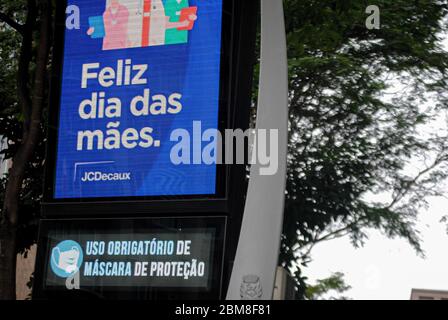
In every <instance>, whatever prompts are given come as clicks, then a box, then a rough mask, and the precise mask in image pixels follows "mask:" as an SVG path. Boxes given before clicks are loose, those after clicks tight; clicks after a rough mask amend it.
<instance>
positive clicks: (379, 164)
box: [281, 0, 448, 295]
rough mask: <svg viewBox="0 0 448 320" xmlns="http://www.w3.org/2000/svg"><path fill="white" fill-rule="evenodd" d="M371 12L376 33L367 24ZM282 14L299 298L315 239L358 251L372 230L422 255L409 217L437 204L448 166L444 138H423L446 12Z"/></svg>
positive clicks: (432, 115)
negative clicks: (430, 200)
mask: <svg viewBox="0 0 448 320" xmlns="http://www.w3.org/2000/svg"><path fill="white" fill-rule="evenodd" d="M372 4H376V5H378V6H379V8H380V10H381V28H380V29H379V30H368V29H367V28H366V26H365V20H366V18H367V16H368V15H367V14H366V13H365V9H366V7H367V6H368V5H372ZM285 5H286V12H287V13H286V20H287V35H288V44H289V58H290V59H289V66H290V102H291V104H290V110H291V112H290V127H291V130H290V146H289V147H290V153H289V158H288V159H289V160H288V161H289V164H288V165H289V172H288V184H287V200H286V210H285V224H284V226H285V228H284V239H283V245H282V256H281V260H282V263H283V264H284V265H288V266H289V267H290V268H291V269H293V270H296V278H297V279H298V284H299V289H300V293H301V294H302V295H304V293H305V292H304V284H305V281H306V278H304V277H303V275H302V272H301V271H302V268H303V267H304V266H306V265H307V263H308V262H309V260H310V258H311V257H310V252H311V249H312V247H313V246H314V245H315V244H316V243H319V242H321V241H325V240H330V239H333V238H336V237H340V236H344V235H349V236H350V237H351V239H352V241H353V243H354V244H355V245H362V244H363V242H364V241H365V239H366V238H367V233H366V231H367V230H368V229H369V228H375V229H379V230H381V231H382V232H383V233H384V234H385V235H386V236H388V237H403V238H405V239H407V240H408V241H409V243H410V244H411V245H412V246H413V247H414V248H415V249H416V251H417V252H418V253H421V254H423V252H422V250H421V246H420V239H419V235H418V230H417V229H416V226H415V223H416V219H417V213H418V211H419V209H420V208H421V206H423V205H425V197H427V196H428V195H434V194H439V192H440V190H438V189H437V184H438V183H439V182H440V181H441V180H443V179H444V178H445V176H446V161H447V160H448V158H447V144H446V137H447V134H446V130H444V128H440V129H438V130H437V132H427V133H425V134H423V133H422V130H424V128H425V126H427V125H428V124H430V123H432V122H434V121H435V120H436V119H442V118H443V116H444V114H445V111H446V103H445V95H446V94H445V93H444V92H445V91H446V88H447V86H446V80H447V66H448V53H447V52H446V50H445V49H444V48H443V46H442V40H443V38H442V37H443V36H444V35H445V34H446V27H447V26H446V24H445V18H446V14H447V10H448V3H447V1H435V0H434V1H431V0H425V1H406V0H393V1H389V0H378V1H373V2H372V1H368V2H367V1H359V0H356V1H350V0H341V1H338V0H327V1H315V0H287V1H285ZM442 122H443V121H442ZM416 163H418V164H419V165H417V166H416V167H415V168H414V167H413V168H412V170H409V166H410V164H413V165H414V164H416ZM410 173H411V174H410ZM376 198H378V199H379V200H378V201H372V200H371V199H376Z"/></svg>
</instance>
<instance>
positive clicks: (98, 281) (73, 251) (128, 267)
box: [37, 218, 225, 298]
mask: <svg viewBox="0 0 448 320" xmlns="http://www.w3.org/2000/svg"><path fill="white" fill-rule="evenodd" d="M224 228H225V225H224V220H223V219H220V218H200V219H199V218H164V219H158V218H152V219H117V220H72V221H65V222H64V221H49V222H44V223H43V228H42V230H43V231H42V233H41V234H42V236H41V239H40V243H39V245H40V246H41V248H42V251H41V256H40V257H39V259H38V262H37V263H38V270H41V271H40V272H38V273H39V280H38V281H39V283H38V286H39V288H40V289H42V290H43V291H48V290H49V291H50V292H51V291H53V292H65V293H67V294H70V293H72V294H73V296H76V294H77V293H81V292H90V293H95V294H100V295H104V297H108V294H113V293H116V292H117V291H126V290H125V289H126V288H128V289H129V291H132V292H134V293H135V292H137V293H138V294H140V295H147V296H151V295H154V294H157V292H159V291H164V292H167V291H168V292H169V291H172V292H173V293H176V292H178V291H180V292H182V291H183V292H190V294H192V295H194V294H201V293H202V294H207V293H208V294H212V293H213V294H217V293H218V292H219V288H220V283H221V272H222V258H223V250H224ZM76 290H78V291H76ZM79 290H81V291H79ZM122 297H123V298H124V297H125V296H122Z"/></svg>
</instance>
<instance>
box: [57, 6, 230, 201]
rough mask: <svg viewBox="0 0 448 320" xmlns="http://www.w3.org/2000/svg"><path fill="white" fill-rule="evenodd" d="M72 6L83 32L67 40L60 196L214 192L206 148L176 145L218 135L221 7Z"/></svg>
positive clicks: (213, 170)
mask: <svg viewBox="0 0 448 320" xmlns="http://www.w3.org/2000/svg"><path fill="white" fill-rule="evenodd" d="M69 5H76V6H77V7H79V10H80V14H81V28H80V29H79V30H66V32H65V46H64V62H63V74H62V89H61V100H60V109H59V110H60V115H59V128H58V144H57V161H56V178H55V191H54V197H55V198H56V199H68V198H103V197H139V196H170V195H172V196H180V195H213V194H215V193H216V165H210V163H203V162H195V161H194V159H198V158H199V159H200V158H201V152H202V148H201V146H200V147H199V148H197V147H193V146H192V147H191V150H189V151H188V152H187V151H186V149H182V150H179V148H176V145H177V144H179V142H180V140H181V139H183V141H182V142H183V143H184V146H185V143H186V142H190V143H191V145H193V140H195V135H196V136H197V135H199V143H201V133H200V132H199V133H198V132H193V131H197V129H198V125H199V127H200V129H201V130H202V131H205V130H208V129H217V127H218V113H219V112H218V111H219V86H220V82H219V80H220V57H221V27H222V0H213V1H210V0H72V1H69ZM193 128H194V129H195V130H193ZM176 129H182V130H183V131H179V130H177V131H176ZM176 132H177V134H176ZM179 132H181V133H182V132H188V133H189V134H190V136H189V137H191V141H189V140H190V139H187V138H186V137H185V135H182V134H179ZM186 139H187V140H186ZM197 140H198V139H196V143H197ZM187 144H189V143H187ZM204 144H205V143H204ZM202 147H203V146H202ZM173 155H174V158H175V159H174V161H173ZM179 157H180V158H182V159H184V160H185V158H188V159H191V164H187V162H188V161H183V162H181V163H179V161H176V159H178V158H179Z"/></svg>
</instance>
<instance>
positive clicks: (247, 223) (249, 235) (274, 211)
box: [227, 0, 288, 300]
mask: <svg viewBox="0 0 448 320" xmlns="http://www.w3.org/2000/svg"><path fill="white" fill-rule="evenodd" d="M286 50H287V49H286V34H285V22H284V12H283V3H282V0H261V66H260V85H259V101H258V110H257V126H256V129H266V130H268V131H269V130H278V137H279V140H278V156H279V159H278V164H279V165H278V171H277V173H276V174H275V175H273V176H272V175H271V176H268V175H260V169H261V166H260V164H259V163H257V164H256V165H252V167H251V172H250V180H249V188H248V193H247V198H246V204H245V209H244V216H243V223H242V227H241V233H240V238H239V243H238V248H237V253H236V256H235V261H234V266H233V270H232V275H231V279H230V285H229V289H228V292H227V299H228V300H237V299H254V300H255V299H263V300H270V299H272V294H273V289H274V281H275V273H276V269H277V264H278V256H279V249H280V240H281V233H282V225H283V210H284V196H285V185H286V156H287V145H288V61H287V51H286Z"/></svg>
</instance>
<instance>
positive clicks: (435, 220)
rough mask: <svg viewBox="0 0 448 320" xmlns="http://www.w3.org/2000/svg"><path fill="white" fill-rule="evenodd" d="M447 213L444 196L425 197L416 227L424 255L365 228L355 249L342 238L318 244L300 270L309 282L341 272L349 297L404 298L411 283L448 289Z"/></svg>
mask: <svg viewBox="0 0 448 320" xmlns="http://www.w3.org/2000/svg"><path fill="white" fill-rule="evenodd" d="M444 215H448V200H447V199H444V198H430V199H429V207H428V210H423V211H422V212H421V214H420V221H419V229H420V231H421V233H422V234H421V235H422V238H423V241H424V242H423V249H424V250H425V253H426V258H424V259H423V258H421V257H418V256H417V255H416V253H415V251H414V250H413V249H412V248H411V246H410V245H409V244H408V243H407V242H406V241H404V240H399V239H397V240H389V239H387V238H386V237H385V236H384V235H381V234H379V233H378V232H376V231H372V232H370V233H369V234H370V236H371V237H370V240H368V241H367V243H366V245H365V247H363V248H361V249H355V248H353V246H352V245H351V243H350V241H349V239H347V238H343V239H338V240H333V241H329V242H327V243H322V244H320V245H317V246H316V248H315V249H314V251H313V257H314V261H313V262H312V263H311V264H310V265H309V268H308V269H307V270H305V274H306V275H307V276H309V278H310V280H311V282H313V281H314V280H315V279H322V278H325V277H328V276H329V275H330V274H331V273H333V272H337V271H341V272H343V273H345V279H346V282H347V284H349V285H350V286H352V289H351V290H350V291H349V292H348V293H347V294H346V296H348V297H349V298H352V299H369V300H370V299H373V300H377V299H398V300H409V298H410V296H411V289H412V288H419V289H437V290H448V249H447V244H448V235H447V233H446V229H445V225H444V224H443V223H440V219H441V218H442V217H443V216H444Z"/></svg>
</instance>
